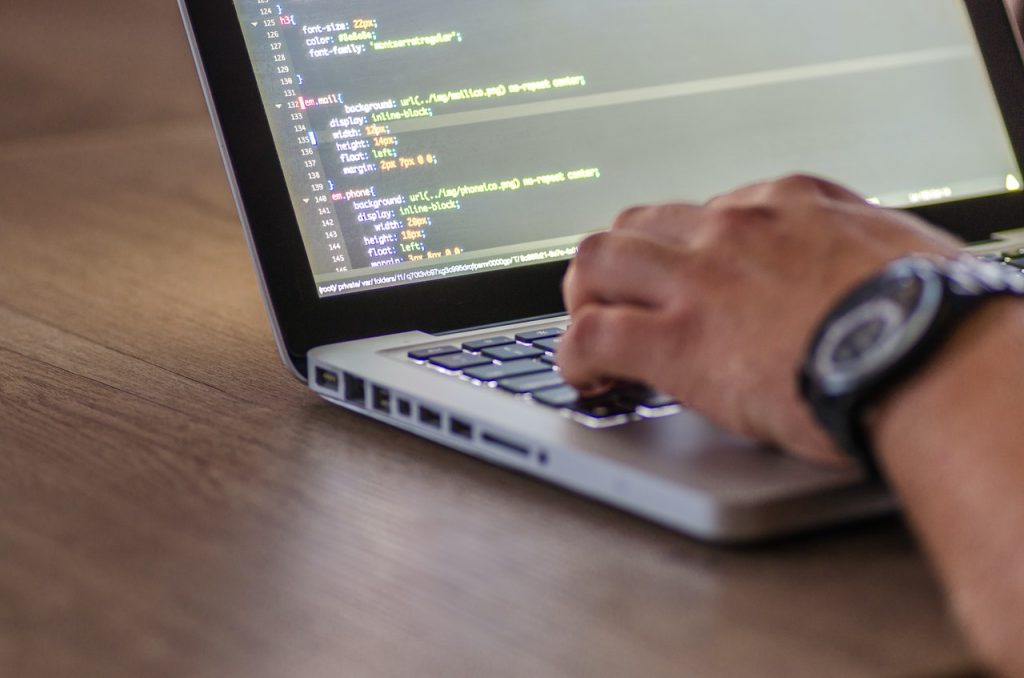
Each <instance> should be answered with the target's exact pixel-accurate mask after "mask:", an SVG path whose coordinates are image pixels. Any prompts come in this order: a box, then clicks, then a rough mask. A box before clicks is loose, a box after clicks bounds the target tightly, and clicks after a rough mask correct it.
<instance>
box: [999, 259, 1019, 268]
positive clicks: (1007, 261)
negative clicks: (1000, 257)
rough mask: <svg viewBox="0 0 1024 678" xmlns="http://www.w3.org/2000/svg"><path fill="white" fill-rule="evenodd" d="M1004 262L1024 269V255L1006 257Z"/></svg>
mask: <svg viewBox="0 0 1024 678" xmlns="http://www.w3.org/2000/svg"><path fill="white" fill-rule="evenodd" d="M1003 263H1005V264H1006V265H1007V266H1012V267H1013V268H1021V269H1024V257H1016V258H1014V259H1006V260H1005V261H1004V262H1003Z"/></svg>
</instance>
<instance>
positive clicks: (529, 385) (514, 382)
mask: <svg viewBox="0 0 1024 678" xmlns="http://www.w3.org/2000/svg"><path fill="white" fill-rule="evenodd" d="M564 384H565V380H563V379H562V375H560V374H559V373H558V372H541V373H540V374H530V375H527V376H525V377H513V378H512V379H502V380H501V381H499V382H498V387H499V388H502V389H504V390H506V391H509V392H510V393H515V394H518V395H522V394H524V393H532V392H534V391H539V390H541V389H545V388H553V387H555V386H563V385H564Z"/></svg>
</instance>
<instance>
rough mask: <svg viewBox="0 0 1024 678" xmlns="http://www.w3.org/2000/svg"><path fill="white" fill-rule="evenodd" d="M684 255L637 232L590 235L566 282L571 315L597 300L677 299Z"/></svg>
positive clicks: (644, 302) (649, 302)
mask: <svg viewBox="0 0 1024 678" xmlns="http://www.w3.org/2000/svg"><path fill="white" fill-rule="evenodd" d="M683 258H684V255H683V253H682V252H681V251H680V250H678V249H676V248H674V247H672V246H670V245H667V244H665V243H662V242H657V241H655V240H653V239H651V238H648V237H646V236H645V235H642V234H640V233H636V232H628V231H627V232H609V233H598V234H596V235H593V236H590V237H589V238H587V239H586V240H584V241H583V242H582V243H581V244H580V248H579V252H578V253H577V255H576V260H575V261H574V262H573V263H572V266H571V267H570V269H569V272H568V274H567V275H566V277H565V281H564V282H563V286H562V291H563V296H564V298H565V305H566V308H567V309H568V310H569V312H570V313H573V312H575V311H576V310H577V309H579V308H581V307H583V306H585V305H587V304H591V303H602V304H634V305H639V306H644V307H657V306H661V305H664V304H667V303H669V302H670V301H671V299H672V295H673V294H674V293H675V292H676V288H677V285H676V284H675V280H676V279H677V278H678V273H679V271H680V269H681V268H683V261H682V260H683Z"/></svg>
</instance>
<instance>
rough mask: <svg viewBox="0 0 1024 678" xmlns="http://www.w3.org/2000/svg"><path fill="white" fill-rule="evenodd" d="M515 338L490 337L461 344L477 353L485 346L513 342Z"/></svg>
mask: <svg viewBox="0 0 1024 678" xmlns="http://www.w3.org/2000/svg"><path fill="white" fill-rule="evenodd" d="M514 343H516V340H515V339H513V338H511V337H491V338H489V339H477V340H476V341H467V342H466V343H465V344H463V345H462V348H464V349H466V350H467V351H472V352H473V353H479V352H480V351H482V350H484V349H485V348H494V347H495V346H507V345H508V344H514Z"/></svg>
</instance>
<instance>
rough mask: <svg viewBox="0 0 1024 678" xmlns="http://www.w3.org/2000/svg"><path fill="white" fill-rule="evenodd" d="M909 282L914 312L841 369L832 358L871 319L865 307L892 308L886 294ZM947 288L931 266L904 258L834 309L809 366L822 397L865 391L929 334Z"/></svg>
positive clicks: (933, 265) (934, 267) (912, 310)
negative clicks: (916, 287) (914, 291)
mask: <svg viewBox="0 0 1024 678" xmlns="http://www.w3.org/2000/svg"><path fill="white" fill-rule="evenodd" d="M911 278H913V279H914V280H915V281H917V282H918V283H919V284H920V286H921V291H920V293H919V295H918V297H917V300H916V302H915V304H914V306H913V307H912V308H909V309H907V310H906V312H905V313H902V314H901V316H900V318H899V321H898V323H899V326H898V327H897V328H895V330H894V331H891V332H886V333H884V334H883V335H882V336H881V337H880V343H879V344H878V345H876V346H873V347H871V348H870V349H869V350H868V351H866V352H865V353H864V354H863V355H862V357H861V359H860V360H858V361H856V362H854V363H852V364H845V365H842V366H840V365H839V363H837V361H836V360H835V358H834V355H835V350H836V348H837V347H838V346H839V344H840V343H841V342H842V341H844V340H845V339H847V338H848V337H849V335H850V333H851V332H853V331H854V330H855V329H856V328H858V327H860V326H861V325H862V324H863V322H865V321H866V320H868V319H869V317H870V316H869V313H866V312H865V309H868V311H869V312H870V310H872V309H873V308H874V309H883V308H885V307H889V308H892V307H894V303H893V302H891V300H890V299H889V298H888V295H885V291H886V290H888V289H891V288H892V287H893V286H894V285H900V284H904V283H905V282H906V281H907V280H908V279H911ZM944 289H945V285H944V282H943V278H942V274H941V273H940V272H939V271H938V270H937V269H936V266H935V263H934V262H931V261H928V260H924V259H905V260H900V261H898V262H896V263H895V264H892V265H890V266H889V268H887V269H886V270H885V271H884V272H883V273H882V275H880V276H878V277H876V278H875V279H873V280H872V281H870V282H869V283H868V284H867V285H862V286H860V287H858V288H857V289H856V290H855V291H854V292H853V293H852V294H851V295H849V296H848V297H847V298H846V299H844V300H843V301H842V302H840V304H839V305H838V306H837V308H836V311H835V312H834V313H833V314H831V315H830V316H829V318H828V319H827V320H826V321H825V323H824V324H823V326H822V331H821V333H820V334H819V336H818V338H817V339H816V341H815V344H814V352H813V353H812V354H811V362H810V367H811V371H812V373H813V375H814V381H815V382H816V383H817V388H818V390H819V391H820V392H821V394H822V395H824V396H826V397H830V398H839V397H843V396H845V395H848V394H850V393H854V392H858V391H861V390H863V389H864V388H865V387H866V386H869V385H871V384H872V383H873V382H874V381H876V380H877V379H878V378H879V377H881V376H883V375H885V374H887V373H888V372H889V370H891V369H892V368H893V367H894V366H895V365H897V364H898V363H899V362H900V361H902V360H903V359H904V358H905V357H906V355H907V354H908V353H910V352H911V351H912V350H913V349H914V347H915V346H917V345H918V344H919V343H920V342H921V340H922V339H923V338H924V336H925V335H926V334H927V333H928V331H929V328H931V326H932V324H933V323H934V321H935V319H936V317H937V315H938V314H939V312H940V310H941V308H942V300H943V297H944Z"/></svg>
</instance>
